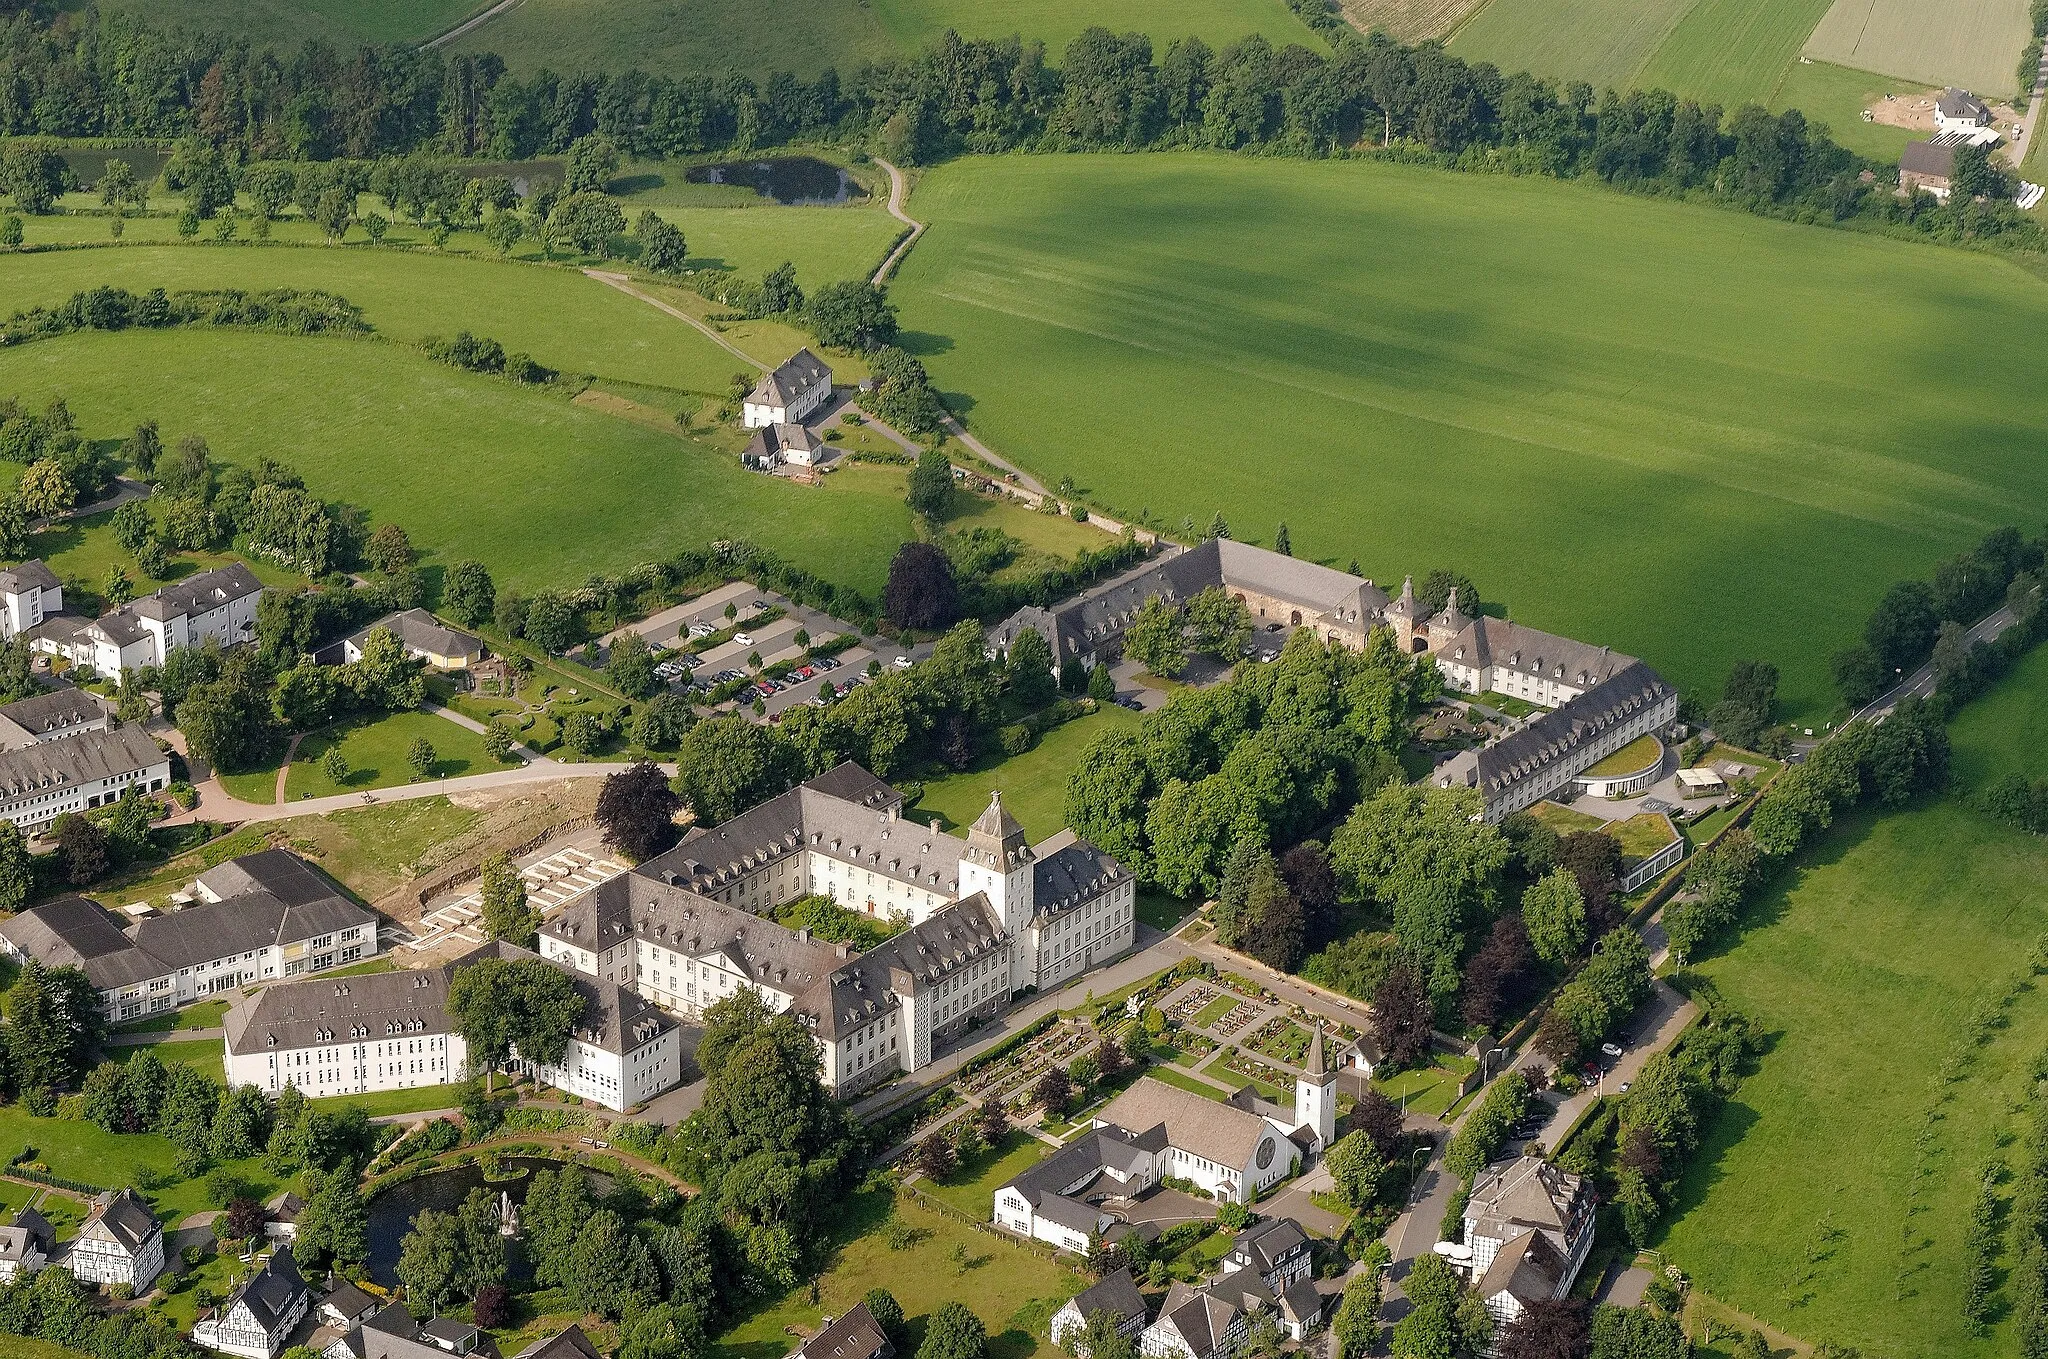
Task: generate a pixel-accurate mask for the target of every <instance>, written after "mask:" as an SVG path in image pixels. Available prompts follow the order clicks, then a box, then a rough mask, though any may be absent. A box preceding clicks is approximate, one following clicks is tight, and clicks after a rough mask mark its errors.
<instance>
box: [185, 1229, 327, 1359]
mask: <svg viewBox="0 0 2048 1359" xmlns="http://www.w3.org/2000/svg"><path fill="white" fill-rule="evenodd" d="M312 1302H313V1292H312V1290H311V1289H309V1288H308V1287H306V1281H305V1280H304V1279H303V1278H301V1277H300V1276H299V1269H298V1265H297V1264H296V1263H295V1262H294V1261H293V1260H292V1251H291V1247H290V1246H279V1247H278V1248H277V1249H276V1250H275V1251H274V1252H272V1254H271V1256H270V1258H269V1259H268V1260H266V1261H265V1262H264V1264H263V1268H261V1269H259V1270H257V1271H256V1272H255V1273H254V1274H252V1275H251V1276H250V1277H249V1278H248V1279H247V1280H246V1281H244V1282H243V1283H242V1285H241V1286H240V1287H238V1288H236V1289H235V1291H234V1292H232V1293H230V1294H229V1295H228V1297H227V1300H226V1301H225V1302H222V1303H221V1304H220V1305H219V1306H218V1307H215V1308H214V1309H213V1310H212V1311H210V1312H208V1313H207V1314H206V1315H204V1316H202V1317H201V1318H200V1319H199V1320H198V1322H197V1323H196V1324H195V1325H194V1326H193V1327H192V1343H193V1344H195V1345H202V1346H204V1347H206V1348H207V1349H210V1350H219V1351H221V1352H222V1353H223V1354H239V1355H242V1356H244V1359H273V1356H274V1355H276V1354H277V1353H278V1351H280V1350H282V1349H283V1348H284V1346H285V1341H286V1340H287V1339H288V1338H289V1337H290V1336H291V1333H292V1331H293V1330H294V1329H295V1328H296V1327H297V1326H298V1324H299V1323H300V1322H301V1321H303V1320H304V1319H305V1316H306V1311H307V1309H308V1308H309V1307H311V1306H312Z"/></svg>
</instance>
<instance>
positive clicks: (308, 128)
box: [0, 11, 2048, 249]
mask: <svg viewBox="0 0 2048 1359" xmlns="http://www.w3.org/2000/svg"><path fill="white" fill-rule="evenodd" d="M1334 31H1335V37H1334V40H1333V41H1332V43H1331V49H1332V50H1331V51H1330V52H1329V53H1328V54H1327V55H1325V54H1324V53H1321V52H1316V51H1313V50H1311V49H1309V48H1307V47H1305V46H1302V45H1299V44H1288V45H1286V46H1284V47H1281V48H1277V49H1276V48H1275V47H1273V45H1272V44H1271V43H1270V42H1268V41H1267V40H1266V39H1265V38H1263V37H1261V36H1258V35H1252V36H1250V37H1246V38H1244V39H1241V40H1240V41H1238V42H1234V43H1230V44H1228V45H1226V46H1224V47H1222V48H1220V49H1216V48H1211V47H1210V46H1209V44H1207V43H1206V42H1204V41H1202V40H1201V39H1199V38H1192V37H1191V38H1185V39H1181V40H1179V41H1177V42H1175V43H1173V44H1171V45H1170V46H1169V47H1168V48H1167V49H1166V51H1165V52H1164V54H1163V55H1161V54H1155V52H1154V49H1153V46H1152V42H1151V40H1150V39H1149V38H1147V37H1145V36H1144V35H1142V34H1136V33H1127V34H1121V35H1119V34H1114V33H1111V32H1109V31H1108V30H1107V29H1103V28H1091V29H1089V30H1088V31H1086V32H1084V33H1082V34H1081V35H1080V36H1078V37H1076V38H1075V39H1074V40H1073V41H1071V42H1070V43H1068V44H1067V46H1066V48H1065V49H1064V51H1063V52H1062V53H1061V55H1060V60H1059V62H1058V64H1055V63H1054V62H1053V61H1052V60H1050V59H1049V58H1048V55H1047V53H1046V50H1045V48H1044V45H1043V44H1042V43H1037V42H1030V43H1026V42H1023V41H1020V40H1019V39H1016V38H1010V39H1003V40H975V41H968V40H964V39H962V38H960V37H959V36H958V35H957V34H954V33H952V32H948V33H946V34H944V35H942V36H941V37H939V38H938V39H936V40H934V41H933V42H932V43H931V44H929V45H928V46H927V47H926V48H925V49H924V50H922V51H920V52H918V53H917V54H915V55H913V56H910V57H906V58H903V59H900V60H896V61H890V62H884V63H879V64H866V65H863V66H862V67H860V68H859V69H858V70H857V71H855V72H854V73H852V75H851V76H849V77H847V78H845V79H842V78H841V76H840V75H839V73H837V72H836V71H834V70H830V69H828V70H826V71H824V72H823V73H821V74H820V75H819V76H818V77H817V78H816V79H813V80H804V79H801V78H799V77H796V76H794V75H790V74H788V73H780V74H776V75H772V76H770V77H768V79H767V80H765V81H763V82H760V83H756V82H754V81H752V80H750V79H748V78H747V77H745V76H742V75H739V74H737V73H727V74H725V75H722V76H715V77H714V76H703V75H692V76H682V77H668V76H655V75H649V74H647V73H645V72H641V71H625V72H619V73H613V74H582V75H571V76H562V75H557V74H555V73H553V72H550V71H541V72H538V73H536V74H534V75H533V76H531V77H528V78H525V79H522V78H520V77H517V76H514V75H511V74H509V73H508V72H507V71H506V70H505V68H504V63H503V62H502V61H501V60H499V59H498V58H497V57H495V56H492V55H489V54H458V55H452V56H451V55H443V54H441V53H438V52H432V51H421V50H419V49H414V48H407V47H377V46H365V47H362V48H359V49H358V50H356V51H354V52H349V53H344V52H341V51H338V50H337V49H335V48H334V47H332V46H330V45H328V44H326V43H323V42H320V41H317V40H315V41H310V42H308V43H306V44H304V45H303V46H302V47H300V48H299V49H298V50H297V51H296V52H293V53H279V52H274V51H270V50H267V49H257V48H254V47H252V46H251V45H250V44H249V43H248V42H247V41H245V40H240V39H235V38H230V37H227V36H224V35H221V34H213V33H195V32H187V31H178V32H166V31H161V30H158V29H154V28H152V27H150V26H148V25H146V24H143V23H140V22H138V21H136V20H134V19H130V18H126V17H122V16H105V15H101V14H99V13H97V12H96V11H87V12H86V13H85V14H83V15H69V14H67V15H59V16H56V17H55V18H54V19H53V20H52V21H51V22H49V23H47V24H45V23H41V22H39V21H38V20H37V19H36V18H35V17H32V16H30V15H28V14H26V13H24V14H21V15H18V16H17V17H16V18H14V19H13V20H12V21H11V23H10V24H9V25H8V26H7V28H6V29H5V30H4V38H0V134H5V135H14V136H22V135H35V134H41V135H51V136H74V137H80V136H92V137H148V138H163V139H183V138H189V139H193V140H194V141H196V142H199V143H203V144H207V145H210V146H213V147H218V148H225V149H227V150H229V151H230V152H232V154H233V156H234V158H235V159H237V160H240V161H259V160H295V161H318V160H327V159H331V158H335V157H347V158H354V159H375V158H378V157H385V156H396V155H403V154H405V153H407V152H411V151H420V150H426V151H435V152H439V153H441V154H445V155H453V156H481V157H490V158H493V159H524V158H527V157H531V156H536V155H562V154H565V153H567V152H569V150H570V149H571V147H572V146H573V145H574V144H575V143H576V142H577V140H578V139H579V138H582V137H586V136H589V135H590V134H592V133H598V134H601V135H603V136H604V137H605V138H607V139H609V140H610V141H611V142H612V143H613V144H614V145H616V146H617V147H619V148H621V149H623V150H625V151H626V152H628V153H629V154H631V155H634V156H640V157H651V158H659V157H667V156H679V155H695V154H700V153H703V152H710V151H726V152H731V153H735V154H747V153H750V152H752V151H754V150H756V149H758V148H761V147H765V146H770V145H774V144H777V143H781V142H786V141H789V140H792V139H802V138H830V139H834V140H840V141H861V140H867V139H873V140H874V141H875V142H876V144H877V145H878V146H879V147H880V148H881V150H882V151H883V153H884V154H885V155H887V156H889V157H890V158H891V159H895V160H899V161H903V162H909V163H913V164H915V163H928V162H930V161H933V160H936V159H939V158H942V157H945V156H948V155H955V154H960V153H969V154H992V153H996V152H1002V151H1012V150H1034V151H1074V150H1100V149H1120V150H1131V149H1140V148H1155V147H1176V146H1201V147H1210V148H1214V149H1219V150H1232V151H1258V152H1261V153H1269V154H1283V155H1296V156H1329V155H1333V154H1350V153H1359V152H1363V153H1367V154H1380V155H1391V156H1396V157H1399V158H1404V159H1414V160H1418V161H1423V162H1427V163H1431V164H1437V165H1442V166H1446V167H1456V168H1460V169H1466V170H1473V171H1486V172H1497V173H1513V174H1542V175H1553V176H1558V177H1575V176H1579V175H1591V176H1595V177H1598V178H1600V179H1603V180H1606V181H1608V182H1610V183H1613V184H1616V185H1618V186H1621V187H1624V188H1630V189H1637V190H1642V191H1647V192H1656V193H1671V194H1682V195H1687V196H1694V197H1702V198H1707V199H1712V200H1714V201H1719V202H1724V203H1727V204H1730V205H1734V206H1738V207H1741V208H1745V209H1747V210H1750V211H1755V212H1761V213H1766V214H1769V215H1773V216H1781V217H1789V218H1795V219H1797V220H1801V221H1806V222H1814V223H1822V222H1844V221H1848V220H1851V219H1856V220H1859V221H1862V222H1864V223H1867V224H1870V225H1873V226H1875V227H1878V228H1879V229H1889V230H1896V231H1905V232H1917V233H1921V234H1929V235H1934V236H1938V237H1940V238H1943V239H1962V238H1969V237H1974V238H1990V237H2003V238H2006V239H2008V240H2011V241H2014V242H2017V243H2019V244H2021V245H2023V246H2025V247H2027V248H2033V249H2039V248H2043V247H2044V246H2048V239H2044V236H2043V232H2042V230H2041V228H2040V227H2039V226H2038V225H2037V224H2035V223H2034V222H2033V221H2032V220H2031V219H2029V218H2027V217H2026V216H2025V215H2024V214H2021V213H2019V212H2018V211H2017V210H2015V209H2013V208H2012V207H2011V206H2010V205H2009V204H2007V203H2004V202H2001V201H1998V199H1999V196H2000V195H2001V194H2003V193H2004V192H2005V188H2006V186H2005V184H2004V182H2003V176H2000V175H1997V174H1995V173H1993V174H1988V175H1984V176H1980V178H1982V179H1983V180H1984V181H1985V182H1984V183H1982V184H1981V185H1978V186H1976V187H1978V188H1981V189H1982V190H1984V191H1986V192H1987V193H1988V194H1989V195H1990V196H1991V201H1988V202H1985V203H1982V204H1979V203H1975V202H1973V201H1972V200H1971V197H1970V196H1969V195H1968V194H1958V195H1956V196H1955V198H1954V200H1953V201H1951V202H1949V203H1947V204H1936V203H1934V202H1933V200H1932V199H1931V198H1929V197H1925V196H1915V197H1913V198H1911V199H1906V200H1901V199H1898V198H1896V197H1895V196H1894V195H1893V194H1892V193H1891V192H1890V191H1889V190H1890V187H1891V185H1893V184H1895V183H1896V170H1895V168H1894V167H1891V166H1886V165H1873V164H1871V163H1868V162H1865V161H1864V160H1862V159H1861V158H1859V157H1857V156H1856V155H1854V154H1852V153H1851V152H1849V151H1847V150H1846V149H1844V148H1843V147H1842V146H1840V145H1839V144H1837V143H1836V142H1835V141H1834V140H1833V139H1832V138H1830V137H1829V136H1828V135H1827V134H1826V131H1825V129H1823V128H1821V127H1819V126H1817V125H1815V124H1812V123H1810V122H1809V121H1808V120H1807V118H1806V117H1805V116H1804V115H1803V114H1801V113H1800V112H1799V111H1798V110H1796V109H1792V110H1787V111H1785V112H1783V113H1781V114H1776V115H1774V114H1771V113H1770V112H1768V111H1767V110H1765V109H1764V108H1763V107H1761V106H1760V105H1757V104H1745V105H1742V106H1741V107H1739V108H1736V109H1733V110H1728V109H1724V108H1722V107H1721V106H1719V105H1715V104H1711V103H1709V104H1701V103H1699V102H1697V101H1695V100H1690V99H1681V98H1679V97H1678V96H1676V95H1674V94H1672V93H1671V92H1669V91H1665V90H1654V89H1653V90H1626V91H1617V90H1612V89H1610V90H1605V91H1595V90H1594V89H1593V87H1592V86H1590V85H1588V84H1585V83H1583V82H1575V83H1569V84H1560V83H1558V82H1555V81H1551V80H1547V79H1544V78H1541V77H1538V76H1534V75H1531V74H1528V73H1526V72H1518V73H1514V74H1503V73H1502V72H1501V71H1499V70H1498V69H1497V68H1496V67H1494V66H1493V65H1491V64H1489V63H1484V62H1481V63H1467V62H1465V61H1463V60H1462V59H1460V58H1458V57H1455V56H1453V55H1451V54H1450V53H1448V52H1447V51H1445V50H1444V48H1443V47H1442V45H1441V44H1439V43H1435V42H1426V43H1421V44H1418V45H1415V46H1406V45H1403V44H1401V43H1398V42H1395V41H1394V40H1392V39H1391V38H1388V37H1387V36H1386V35H1384V34H1382V33H1374V34H1372V35H1370V36H1365V37H1361V36H1359V35H1357V34H1356V33H1353V32H1350V31H1347V30H1343V29H1341V28H1339V29H1336V30H1334ZM1865 171H1869V172H1871V176H1872V178H1871V179H1870V180H1868V181H1866V180H1865V178H1864V172H1865ZM172 178H175V176H172ZM174 187H175V186H174Z"/></svg>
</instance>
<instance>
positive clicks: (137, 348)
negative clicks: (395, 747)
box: [0, 252, 910, 594]
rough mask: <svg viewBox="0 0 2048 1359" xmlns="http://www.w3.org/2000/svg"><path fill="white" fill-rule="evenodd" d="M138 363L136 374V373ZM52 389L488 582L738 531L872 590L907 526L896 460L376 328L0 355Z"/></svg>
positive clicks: (542, 574) (70, 346)
mask: <svg viewBox="0 0 2048 1359" xmlns="http://www.w3.org/2000/svg"><path fill="white" fill-rule="evenodd" d="M195 253H196V252H195ZM23 262H26V261H23ZM10 267H11V266H10ZM480 267H481V266H480ZM642 309H643V310H646V311H648V312H650V313H652V308H642ZM665 324H667V325H670V326H672V327H674V328H675V329H678V330H681V329H684V327H683V326H682V325H681V323H680V322H676V321H673V320H668V321H666V322H665ZM722 359H723V362H722V365H721V367H722V369H723V370H725V371H727V372H729V371H730V370H731V368H732V367H733V366H734V365H733V360H732V358H731V356H730V355H723V356H722ZM138 372H146V373H149V374H150V375H151V379H152V380H151V381H150V382H148V383H138V382H136V381H135V374H136V373H138ZM56 392H62V393H63V394H64V395H65V396H66V398H67V399H68V400H69V401H70V403H71V409H72V411H73V412H74V413H76V414H77V416H78V417H79V421H80V423H81V424H82V425H83V426H84V427H85V428H87V429H88V430H92V431H95V432H97V431H109V432H112V431H120V430H124V429H127V428H129V427H131V426H132V425H134V424H135V422H137V421H138V420H141V419H144V418H151V417H153V418H156V419H158V420H160V421H161V423H162V426H163V430H164V434H165V436H166V437H167V438H176V437H178V436H181V435H184V434H187V433H200V434H203V435H205V436H206V439H207V441H208V442H209V443H210V444H211V445H212V447H213V450H214V452H215V454H216V455H218V456H220V457H223V458H228V459H232V460H234V461H238V462H242V463H246V464H254V463H255V462H256V461H257V460H258V459H259V458H261V457H265V456H268V457H274V458H278V459H281V460H283V461H285V462H287V463H290V464H291V465H292V466H293V467H295V468H296V469H297V470H298V471H299V472H300V473H301V474H302V475H303V476H304V477H305V478H306V482H307V484H308V485H309V486H310V487H311V488H312V489H313V490H314V491H315V492H316V493H318V494H320V495H323V496H327V497H330V498H332V499H336V500H342V501H347V502H349V503H352V504H356V505H359V506H361V507H362V508H363V509H364V510H365V511H367V512H368V514H369V516H370V518H371V520H372V521H373V522H383V521H392V522H396V523H398V524H400V525H402V526H403V527H404V528H405V529H406V530H407V532H408V533H410V534H411V535H412V540H413V542H414V543H415V544H416V545H418V546H420V547H422V548H425V549H428V550H429V551H430V553H431V554H432V556H430V558H429V561H430V565H431V564H441V565H445V564H446V563H449V562H454V561H459V560H461V559H462V558H464V557H475V558H477V559H479V560H481V561H483V562H484V564H485V565H486V566H488V567H489V568H490V569H491V572H492V574H493V575H494V576H495V577H496V578H497V583H498V588H499V589H500V590H503V589H506V588H508V587H509V588H516V589H522V590H533V589H536V588H541V587H554V588H564V587H568V586H571V585H575V584H577V583H579V582H581V581H584V580H586V579H588V578H589V577H590V576H591V575H592V574H594V573H599V572H605V571H612V572H616V571H623V570H625V569H626V568H628V567H631V566H633V565H635V564H636V563H639V562H644V561H651V560H655V559H658V558H660V557H662V556H665V555H667V554H668V553H671V552H673V551H675V550H676V549H678V548H680V547H685V546H692V545H702V544H704V543H707V542H709V541H711V540H713V539H718V538H751V539H753V540H755V541H757V542H762V543H767V544H770V545H772V546H774V547H775V548H776V550H777V551H779V552H782V553H784V554H786V555H787V556H788V557H790V558H791V559H793V560H795V561H796V562H798V563H799V564H801V565H803V566H806V567H809V568H811V569H812V570H816V571H819V572H822V573H825V574H827V575H829V576H830V577H831V578H832V579H834V580H836V581H839V582H842V583H844V584H847V585H852V586H855V587H857V588H859V589H862V590H865V591H868V592H871V593H875V594H879V593H880V589H881V586H882V583H883V581H884V580H885V579H886V577H887V574H888V562H889V558H890V556H891V555H892V554H893V553H894V551H895V549H896V547H897V545H898V544H899V543H901V542H902V541H903V540H904V539H906V538H908V537H909V536H910V511H909V510H908V508H907V507H906V506H905V505H904V504H903V501H902V493H901V490H900V485H901V480H900V477H899V478H898V479H897V480H896V481H895V482H894V483H892V484H891V485H890V486H889V487H887V488H883V487H882V486H881V485H880V484H879V483H876V484H872V485H861V484H859V483H858V482H857V481H856V480H855V479H839V478H834V479H830V480H828V483H827V484H826V486H825V487H823V488H821V489H811V488H806V487H801V486H796V485H793V484H791V483H789V482H787V481H782V480H779V479H776V478H769V477H763V476H759V475H756V474H753V473H749V472H746V471H744V470H742V469H741V468H740V466H739V464H738V461H737V460H736V459H734V458H731V457H729V456H727V455H726V454H724V453H721V452H719V451H717V450H716V449H714V448H713V447H711V446H710V445H708V444H705V443H702V442H698V441H694V440H688V439H683V438H679V437H676V436H674V435H669V434H663V433H657V432H655V431H652V430H648V429H643V428H640V427H638V426H636V425H633V424H630V423H628V422H626V421H623V420H617V419H614V418H612V417H611V416H608V415H604V414H600V413H597V412H594V411H590V410H587V409H585V408H583V407H580V406H575V405H571V404H570V403H568V402H566V401H563V400H561V399H560V398H559V397H557V396H554V395H550V394H547V393H543V392H536V391H529V390H524V389H521V388H518V387H516V386H514V385H513V384H511V383H510V382H507V381H505V380H503V379H501V378H493V377H484V376H478V375H475V374H470V373H463V372H459V371H457V370H455V369H452V368H447V367H444V366H442V365H440V364H437V363H432V362H430V361H428V360H427V359H425V358H423V357H421V356H419V355H417V354H413V353H409V352H407V351H405V350H403V349H400V348H398V347H396V346H392V345H388V344H378V343H362V342H357V341H352V340H343V339H300V338H289V337H283V336H273V335H260V334H250V333H244V332H234V331H174V332H147V333H144V332H131V333H124V334H115V335H109V334H98V333H96V334H87V335H74V336H67V337H65V338H63V339H60V340H50V341H45V342H41V343H37V344H29V345H20V346H17V347H15V348H13V349H10V350H8V351H6V352H5V353H4V354H0V393H18V394H20V395H21V396H22V397H23V398H24V399H26V400H27V401H29V402H30V403H32V404H33V405H35V406H37V407H40V406H41V405H42V404H43V402H44V401H46V400H47V399H48V398H49V396H50V395H51V394H53V393H56ZM842 482H843V483H844V484H842ZM458 488H459V489H458Z"/></svg>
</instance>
